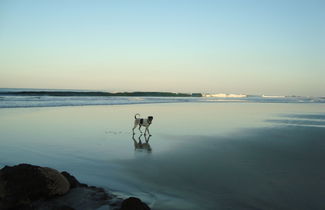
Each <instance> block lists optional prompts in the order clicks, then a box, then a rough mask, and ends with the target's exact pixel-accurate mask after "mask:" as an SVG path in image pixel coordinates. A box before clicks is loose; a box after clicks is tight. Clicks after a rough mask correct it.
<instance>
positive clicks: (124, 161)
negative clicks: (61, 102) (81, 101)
mask: <svg viewBox="0 0 325 210" xmlns="http://www.w3.org/2000/svg"><path fill="white" fill-rule="evenodd" d="M323 110H324V105H322V104H259V103H246V104H241V103H209V104H208V103H187V104H154V105H150V104H147V105H125V106H94V107H57V108H55V107H54V108H17V109H0V139H1V141H0V166H1V167H2V166H4V165H15V164H18V163H22V162H25V163H30V164H36V165H44V166H48V167H53V168H57V169H58V170H62V171H63V170H66V171H69V172H71V173H72V174H74V175H75V176H76V177H77V178H78V179H79V180H80V181H81V182H83V183H87V184H90V185H96V186H99V187H104V188H106V189H111V190H113V192H115V193H116V194H118V195H119V196H121V197H123V196H125V197H126V196H130V195H134V196H137V197H139V198H141V199H142V200H144V201H146V202H147V203H149V204H150V206H151V207H152V209H184V210H185V209H198V208H200V209H324V208H325V204H324V202H322V200H323V197H324V196H325V190H324V189H325V181H324V177H325V169H324V167H323V160H324V159H325V141H324V139H325V114H324V112H322V111H323ZM135 113H141V114H142V116H147V115H153V116H154V121H153V124H152V126H151V127H150V132H151V133H152V134H153V135H152V136H151V137H150V138H149V139H148V137H147V138H145V136H140V134H139V132H137V133H136V134H135V136H133V135H132V132H131V128H132V125H133V119H134V118H133V116H134V114H135Z"/></svg>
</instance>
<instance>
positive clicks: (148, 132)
mask: <svg viewBox="0 0 325 210" xmlns="http://www.w3.org/2000/svg"><path fill="white" fill-rule="evenodd" d="M146 130H147V131H148V134H149V136H151V134H150V131H149V127H147V129H146Z"/></svg>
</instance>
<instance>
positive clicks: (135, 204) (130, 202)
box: [121, 197, 150, 210]
mask: <svg viewBox="0 0 325 210" xmlns="http://www.w3.org/2000/svg"><path fill="white" fill-rule="evenodd" d="M121 210H150V208H149V206H147V204H145V203H143V202H142V201H141V200H140V199H139V198H135V197H130V198H128V199H125V200H124V201H123V202H122V206H121Z"/></svg>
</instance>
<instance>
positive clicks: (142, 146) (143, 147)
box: [132, 134, 152, 153]
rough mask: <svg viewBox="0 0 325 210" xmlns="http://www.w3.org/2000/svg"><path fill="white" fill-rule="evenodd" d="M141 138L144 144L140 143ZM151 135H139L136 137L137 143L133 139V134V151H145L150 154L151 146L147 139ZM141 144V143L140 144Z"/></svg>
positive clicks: (133, 136) (133, 137)
mask: <svg viewBox="0 0 325 210" xmlns="http://www.w3.org/2000/svg"><path fill="white" fill-rule="evenodd" d="M142 136H144V142H143V141H142ZM150 137H151V135H148V136H147V135H143V134H141V135H140V136H139V137H138V141H137V140H136V139H135V134H133V135H132V140H133V142H134V150H137V151H147V152H149V153H150V152H151V151H152V149H151V146H150V144H149V139H150ZM142 142H143V143H142Z"/></svg>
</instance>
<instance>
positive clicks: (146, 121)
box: [132, 114, 153, 136]
mask: <svg viewBox="0 0 325 210" xmlns="http://www.w3.org/2000/svg"><path fill="white" fill-rule="evenodd" d="M137 115H139V116H140V114H136V115H134V119H135V120H134V127H133V129H132V131H133V134H134V129H135V128H136V127H137V126H139V131H140V132H141V133H142V131H141V129H140V128H141V126H143V127H145V128H146V130H145V131H144V135H146V132H148V134H149V135H150V136H151V134H150V132H149V126H150V125H151V123H152V120H153V116H148V118H137Z"/></svg>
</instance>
